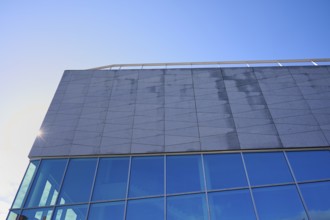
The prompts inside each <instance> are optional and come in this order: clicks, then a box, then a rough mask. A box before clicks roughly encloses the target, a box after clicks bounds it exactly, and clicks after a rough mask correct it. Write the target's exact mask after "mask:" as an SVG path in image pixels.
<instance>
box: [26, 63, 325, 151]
mask: <svg viewBox="0 0 330 220" xmlns="http://www.w3.org/2000/svg"><path fill="white" fill-rule="evenodd" d="M329 85H330V72H329V67H324V66H323V67H303V66H302V67H258V68H201V69H198V68H192V69H189V68H188V69H161V70H147V69H145V70H76V71H71V70H70V71H65V72H64V74H63V77H62V79H61V82H60V84H59V86H58V89H57V91H56V93H55V95H54V98H53V101H52V103H51V105H50V107H49V109H48V112H47V114H46V116H45V119H44V121H43V123H42V125H41V130H42V131H43V136H42V137H37V138H36V140H35V143H34V145H33V147H32V149H31V152H30V155H29V156H30V157H42V156H64V155H68V156H76V155H97V154H130V153H133V154H134V153H159V152H187V151H208V150H211V151H214V150H235V149H237V150H239V149H258V148H283V147H290V148H291V147H313V146H315V147H319V146H329V143H330V86H329Z"/></svg>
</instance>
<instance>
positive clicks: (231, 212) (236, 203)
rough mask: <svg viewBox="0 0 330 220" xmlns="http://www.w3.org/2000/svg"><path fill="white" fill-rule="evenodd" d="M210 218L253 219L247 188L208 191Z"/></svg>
mask: <svg viewBox="0 0 330 220" xmlns="http://www.w3.org/2000/svg"><path fill="white" fill-rule="evenodd" d="M208 196H209V204H210V212H211V219H212V220H217V219H226V220H236V219H244V220H255V219H256V216H255V213H254V209H253V204H252V200H251V195H250V191H249V190H233V191H224V192H213V193H208Z"/></svg>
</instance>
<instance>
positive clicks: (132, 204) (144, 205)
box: [126, 198, 164, 220]
mask: <svg viewBox="0 0 330 220" xmlns="http://www.w3.org/2000/svg"><path fill="white" fill-rule="evenodd" d="M136 219H143V220H156V219H157V220H161V219H164V198H153V199H138V200H130V201H128V203H127V216H126V220H136Z"/></svg>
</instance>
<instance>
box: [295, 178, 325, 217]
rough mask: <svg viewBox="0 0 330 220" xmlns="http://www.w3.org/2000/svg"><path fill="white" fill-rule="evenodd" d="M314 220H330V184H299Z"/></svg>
mask: <svg viewBox="0 0 330 220" xmlns="http://www.w3.org/2000/svg"><path fill="white" fill-rule="evenodd" d="M299 187H300V190H301V193H302V196H303V198H304V200H305V203H306V205H307V209H308V212H309V215H310V216H311V218H312V219H330V182H318V183H307V184H299Z"/></svg>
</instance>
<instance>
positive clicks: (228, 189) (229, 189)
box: [207, 186, 249, 193]
mask: <svg viewBox="0 0 330 220" xmlns="http://www.w3.org/2000/svg"><path fill="white" fill-rule="evenodd" d="M245 189H249V186H242V187H232V188H223V189H209V190H207V192H208V193H213V192H224V191H235V190H245Z"/></svg>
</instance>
